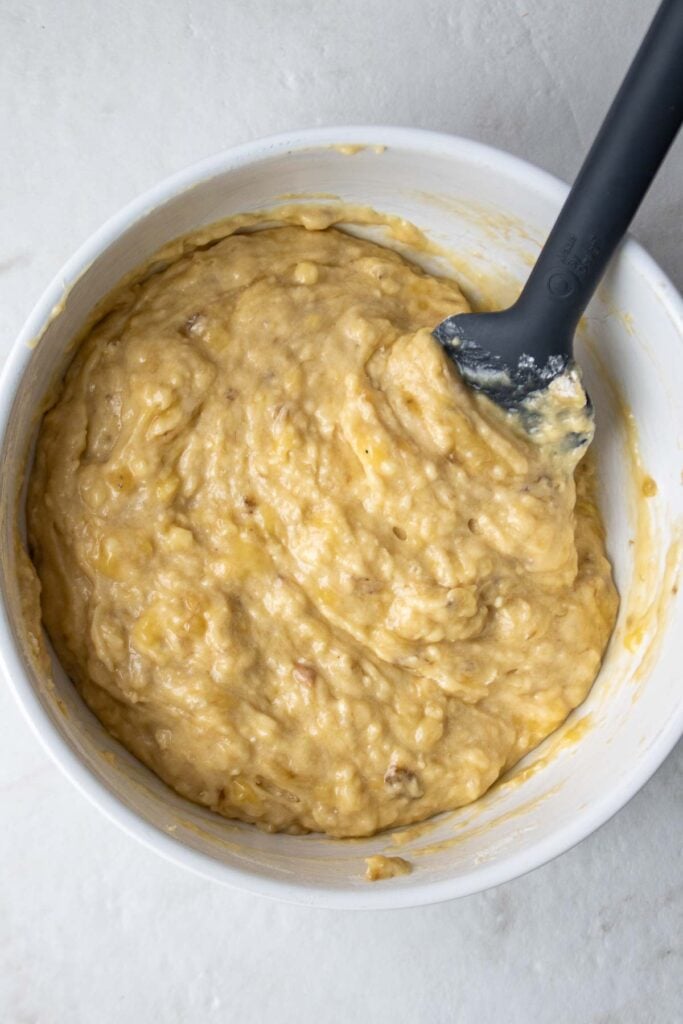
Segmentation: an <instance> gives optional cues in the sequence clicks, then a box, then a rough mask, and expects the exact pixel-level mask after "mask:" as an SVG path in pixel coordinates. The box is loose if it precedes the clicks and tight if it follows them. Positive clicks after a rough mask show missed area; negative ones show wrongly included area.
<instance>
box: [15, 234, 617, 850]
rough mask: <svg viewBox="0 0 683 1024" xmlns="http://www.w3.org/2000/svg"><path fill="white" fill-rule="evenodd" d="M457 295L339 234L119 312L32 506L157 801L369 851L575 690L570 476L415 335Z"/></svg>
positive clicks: (442, 806) (32, 527)
mask: <svg viewBox="0 0 683 1024" xmlns="http://www.w3.org/2000/svg"><path fill="white" fill-rule="evenodd" d="M466 309H467V304H466V302H465V300H464V299H463V296H462V295H461V293H460V291H459V290H458V288H457V286H456V285H455V284H454V283H453V282H451V281H446V280H443V279H437V278H434V277H430V276H428V275H426V274H424V273H423V272H422V271H420V270H419V269H417V268H416V267H415V266H413V265H412V264H410V263H408V262H406V261H405V260H403V259H402V258H401V257H400V256H398V255H397V254H395V253H393V252H391V251H390V250H388V249H385V248H383V247H380V246H377V245H374V244H372V243H370V242H366V241H361V240H359V239H356V238H353V237H351V236H349V235H346V234H344V233H342V232H340V231H338V230H335V229H328V230H322V231H308V230H306V229H305V228H303V227H294V226H289V227H280V228H271V229H268V230H263V231H258V232H255V233H251V234H237V235H233V236H232V237H229V238H226V239H224V240H222V241H220V242H218V243H217V244H214V245H212V246H210V247H208V248H204V249H197V250H196V251H193V252H191V253H189V254H187V255H185V256H183V257H182V258H180V259H178V260H177V261H176V262H174V263H173V264H172V265H171V266H169V267H168V268H167V269H165V270H163V271H162V272H159V273H156V274H154V275H153V276H150V277H148V278H147V279H146V280H145V281H143V282H142V283H140V284H137V285H135V286H132V287H129V288H127V289H124V290H123V291H122V292H120V293H119V294H118V295H117V296H116V298H115V299H114V300H112V311H111V312H110V313H109V314H108V315H107V316H106V317H105V318H104V319H103V320H102V321H101V322H100V323H99V324H97V325H96V326H95V328H94V329H93V330H92V331H91V332H90V334H89V335H88V337H87V338H86V340H85V341H84V342H83V344H82V345H81V347H80V348H79V350H78V352H77V355H76V357H75V359H74V361H73V363H72V365H71V367H70V369H69V371H68V373H67V376H66V379H65V382H64V384H63V387H62V390H61V393H60V395H59V398H58V400H57V402H56V404H55V405H54V407H53V408H52V409H51V410H50V411H49V412H48V413H47V415H46V416H45V418H44V421H43V425H42V428H41V432H40V437H39V442H38V448H37V455H36V461H35V465H34V469H33V472H32V477H31V481H30V489H29V499H28V522H29V540H30V549H31V555H32V558H33V560H34V563H35V566H36V569H37V572H38V575H39V578H40V581H41V585H42V614H43V620H44V623H45V626H46V628H47V631H48V633H49V635H50V637H51V639H52V642H53V644H54V646H55V649H56V651H57V653H58V655H59V657H60V659H61V661H62V663H63V664H64V666H65V668H66V670H67V672H68V673H69V674H70V675H71V677H72V678H73V680H74V682H75V683H76V685H77V687H78V689H79V691H80V692H81V694H82V695H83V697H84V699H85V700H86V702H87V703H88V705H89V706H90V707H91V708H92V710H93V711H94V712H95V714H96V715H97V716H98V717H99V718H100V719H101V721H102V722H103V723H104V725H105V726H106V728H107V729H108V730H109V731H110V732H111V733H112V734H113V735H114V736H116V737H117V738H118V739H119V740H120V741H121V742H122V743H123V744H124V745H125V746H126V747H127V748H128V749H129V750H131V751H132V752H133V753H134V754H135V755H136V756H137V757H138V758H140V760H141V761H143V762H144V763H145V764H147V765H149V767H150V768H152V769H153V770H154V771H155V772H156V773H157V774H158V775H160V776H161V778H162V779H164V780H165V781H166V782H167V783H168V784H169V785H170V786H172V787H173V788H174V789H175V790H177V792H179V793H181V794H182V795H184V796H186V797H188V798H189V799H191V800H194V801H196V802H198V803H201V804H205V805H206V806H208V807H211V808H213V809H214V810H216V811H218V812H219V813H221V814H223V815H226V816H228V817H235V818H240V819H242V820H244V821H248V822H254V823H256V824H258V825H260V826H262V827H264V828H267V829H272V830H286V831H292V832H293V831H302V830H307V829H311V830H318V831H323V832H327V833H329V834H331V835H335V836H359V835H369V834H371V833H373V832H375V831H377V830H378V829H383V828H387V827H390V826H394V825H401V824H407V823H410V822H415V821H419V820H421V819H423V818H426V817H428V816H429V815H432V814H434V813H436V812H438V811H442V810H446V809H450V808H455V807H458V806H460V805H462V804H465V803H468V802H470V801H472V800H475V799H476V798H477V797H478V796H480V795H481V794H482V793H483V792H485V790H486V789H488V787H489V786H490V785H491V784H492V783H493V782H494V781H495V780H496V778H497V777H498V776H499V775H500V773H501V772H503V771H504V770H505V769H507V768H509V767H510V766H512V765H513V764H514V763H515V762H516V761H517V760H518V759H519V758H520V757H522V756H523V755H524V754H525V753H527V751H529V750H531V749H532V748H533V747H534V746H536V745H537V744H538V743H539V742H540V741H541V740H542V739H543V738H544V737H545V736H547V735H548V734H549V733H550V732H552V731H553V730H554V729H555V728H557V726H558V725H559V724H560V723H561V722H562V721H563V720H564V718H565V717H566V716H567V714H568V713H569V711H570V710H571V709H572V708H574V707H575V706H576V705H577V704H579V703H580V702H581V701H582V700H583V699H584V697H585V696H586V693H587V692H588V690H589V688H590V686H591V684H592V682H593V680H594V678H595V676H596V673H597V671H598V669H599V666H600V662H601V658H602V655H603V652H604V649H605V646H606V644H607V640H608V638H609V635H610V632H611V629H612V626H613V623H614V618H615V612H616V600H617V599H616V593H615V590H614V586H613V584H612V580H611V574H610V567H609V564H608V561H607V559H606V557H605V554H604V548H603V533H602V527H601V523H600V519H599V516H598V513H597V511H596V507H595V504H594V500H593V486H592V477H591V470H590V467H587V466H586V464H585V463H582V464H581V465H580V466H579V468H578V470H577V472H576V481H575V478H574V467H573V460H567V459H562V458H560V457H559V456H558V455H557V454H556V453H555V449H554V448H553V447H552V446H548V445H543V444H537V443H534V442H533V440H532V439H530V438H529V437H528V436H526V435H524V434H522V433H521V432H519V431H517V430H515V428H514V425H513V424H511V423H510V422H507V420H506V418H505V417H504V416H503V414H501V413H500V412H499V411H498V410H496V409H495V408H494V407H493V406H491V405H490V403H488V401H487V400H486V399H485V398H482V397H480V396H477V395H475V394H474V393H472V392H471V391H470V390H469V389H468V388H467V387H465V386H464V385H463V384H462V383H461V381H460V380H459V378H458V375H457V372H456V370H455V369H454V367H453V366H452V364H451V363H450V362H449V361H448V359H447V357H446V356H445V355H444V354H443V352H442V350H441V349H440V347H439V346H438V344H437V343H436V342H435V341H434V340H433V338H432V336H431V330H432V329H433V327H434V326H435V325H436V324H437V323H438V322H439V321H440V320H441V319H442V318H443V317H445V316H446V315H449V314H452V313H456V312H462V311H465V310H466Z"/></svg>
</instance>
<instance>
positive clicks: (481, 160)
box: [0, 125, 683, 910]
mask: <svg viewBox="0 0 683 1024" xmlns="http://www.w3.org/2000/svg"><path fill="white" fill-rule="evenodd" d="M344 144H347V145H348V144H358V145H364V146H373V145H382V146H386V147H387V148H403V149H409V150H412V151H414V152H418V153H419V154H420V155H421V156H423V157H429V155H430V154H433V155H435V156H436V155H439V156H444V155H446V156H450V157H453V158H454V160H455V161H460V162H465V163H468V164H475V165H479V166H486V167H495V168H496V169H497V170H498V171H499V172H502V173H503V174H504V175H505V176H506V177H508V178H509V179H510V180H512V181H519V182H520V183H523V184H524V186H525V187H527V188H529V187H531V188H532V189H533V190H534V191H536V192H538V193H540V194H541V195H542V196H543V197H544V198H546V199H547V200H549V201H550V202H552V203H554V204H556V205H557V206H558V208H559V206H560V205H561V203H562V201H563V199H564V197H565V196H566V194H567V191H568V186H567V185H566V184H564V183H563V182H561V181H560V180H559V179H558V178H556V177H554V176H553V175H551V174H549V173H548V172H546V171H544V170H542V169H540V168H538V167H536V166H534V165H533V164H531V163H528V162H527V161H525V160H523V159H521V158H520V157H516V156H513V155H512V154H510V153H507V152H505V151H503V150H499V149H496V148H495V147H493V146H488V145H486V144H484V143H480V142H476V141H474V140H471V139H467V138H463V137H461V136H457V135H449V134H446V133H442V132H436V131H428V130H425V129H420V128H407V127H392V126H382V125H376V126H375V125H345V126H338V127H337V126H331V127H325V128H309V129H302V130H298V131H293V132H283V133H280V134H277V135H270V136H266V137H264V138H259V139H254V140H252V141H250V142H246V143H243V144H241V145H238V146H234V147H231V148H229V149H226V150H222V151H221V152H218V153H216V154H214V155H212V156H209V157H207V158H205V159H203V160H200V161H198V162H197V163H194V164H191V165H189V166H188V167H185V168H183V169H182V170H180V171H178V172H176V173H175V174H172V175H170V176H169V177H166V178H164V179H163V180H162V181H160V182H159V183H157V184H156V185H153V186H152V187H151V188H149V189H147V190H146V191H145V192H144V193H143V194H142V195H140V196H138V197H137V198H135V199H133V200H132V201H131V202H129V203H127V204H126V205H125V206H124V207H123V208H122V209H121V210H119V211H118V212H117V213H115V214H114V215H113V216H111V217H110V218H109V219H108V220H107V221H105V223H104V224H103V225H102V226H101V227H100V228H99V229H98V230H97V231H95V232H94V233H93V234H92V235H91V236H90V237H89V238H88V239H87V240H86V241H85V242H84V243H83V244H82V245H81V246H80V247H79V248H78V249H77V250H76V252H75V253H74V254H73V256H71V257H70V258H69V259H68V260H67V261H66V263H65V264H64V265H63V267H62V268H61V269H60V270H59V271H58V272H57V273H56V275H55V276H54V278H53V279H52V281H51V282H50V284H49V285H48V286H47V288H46V289H45V291H44V292H43V294H42V295H41V296H40V298H39V299H38V301H37V302H36V304H35V306H34V307H33V309H32V310H31V312H30V313H29V315H28V317H27V319H26V321H25V323H24V326H23V327H22V329H21V331H20V332H19V334H18V336H17V338H16V340H15V341H14V343H13V345H12V347H11V349H10V351H9V353H8V356H7V359H6V361H5V364H4V366H3V368H2V371H1V372H0V443H1V442H2V441H4V437H5V433H6V430H7V425H8V421H9V417H10V414H11V411H12V407H13V402H14V398H15V394H16V391H17V389H18V386H19V384H20V382H21V380H22V378H23V375H24V373H25V371H26V368H27V366H28V364H29V362H30V359H31V354H32V342H34V340H35V339H36V338H37V337H39V336H40V334H41V332H42V331H43V330H44V329H45V327H46V325H47V324H48V323H49V321H50V319H51V318H52V317H53V316H54V315H55V313H56V311H57V310H58V309H59V307H60V304H61V303H62V301H63V299H64V296H65V294H66V293H67V292H68V291H69V290H70V288H71V287H72V286H73V284H74V283H75V281H76V280H77V279H78V278H79V277H80V276H81V275H82V274H83V273H84V272H85V271H86V270H87V269H88V268H89V267H90V265H91V264H92V263H93V262H94V260H95V259H96V258H97V257H98V256H99V255H101V254H102V253H103V252H104V251H105V250H106V249H107V248H109V246H111V245H112V244H113V243H114V242H115V241H116V240H117V239H118V238H119V237H120V236H121V235H122V234H124V232H126V231H127V230H128V229H129V228H130V227H132V226H133V225H134V224H135V223H136V222H137V221H139V220H140V219H142V218H143V217H145V216H146V215H147V214H148V213H150V212H151V211H152V210H154V209H155V208H156V207H158V206H161V205H162V204H164V203H166V202H167V201H169V200H170V199H172V198H174V197H176V196H178V195H179V194H181V193H182V192H184V191H186V190H187V189H190V188H194V187H195V186H196V185H197V184H199V183H201V182H203V181H205V180H207V179H210V178H213V177H215V176H216V175H218V174H222V173H225V172H228V171H232V170H236V169H238V168H240V167H243V166H245V165H248V164H252V163H257V162H260V161H262V160H264V159H267V158H269V157H271V156H274V155H277V154H282V153H289V152H291V153H293V152H301V151H305V150H307V149H317V148H320V147H329V146H335V145H344ZM621 252H622V253H623V254H624V255H625V256H626V257H627V258H629V259H630V260H631V261H632V262H633V263H634V264H635V266H636V267H637V269H638V270H639V271H640V273H641V275H642V276H643V277H644V278H645V279H646V280H647V281H648V283H649V284H650V287H651V288H652V291H653V292H654V293H655V294H656V296H657V298H658V300H659V301H660V302H661V304H662V305H663V306H664V307H665V308H666V310H667V312H668V314H669V316H670V318H671V320H672V322H673V323H674V324H675V325H677V327H678V329H679V332H680V333H681V335H682V336H683V300H682V299H681V296H680V295H679V294H678V292H677V290H676V288H675V286H674V285H673V283H672V282H671V281H670V280H669V279H668V278H667V276H666V275H665V274H664V273H663V272H662V270H661V269H660V268H659V266H658V265H657V264H656V263H655V261H654V260H653V259H652V257H651V256H650V255H649V254H648V253H647V252H646V251H645V250H644V249H643V248H642V246H640V245H639V244H638V243H637V242H635V241H634V240H633V239H631V238H627V239H626V241H625V242H624V243H622V247H621ZM0 668H1V669H2V672H3V674H4V676H5V680H6V682H7V684H8V686H9V689H10V692H11V693H12V694H13V695H14V698H15V700H16V701H17V703H18V705H19V708H20V709H21V711H22V713H23V715H24V718H25V719H26V720H27V722H28V723H29V726H30V727H31V729H32V731H33V733H34V735H36V736H37V738H38V740H39V741H40V743H41V745H42V747H43V749H44V750H45V751H46V752H47V753H48V754H49V755H50V756H51V758H52V759H53V761H54V762H55V763H56V764H57V766H58V767H59V768H60V769H61V771H62V772H63V773H64V775H66V777H67V778H68V779H70V781H71V782H72V783H73V784H74V785H75V787H76V788H77V789H78V790H79V791H80V792H81V793H82V794H83V795H84V796H85V797H86V798H87V799H88V800H89V801H90V802H91V803H92V804H94V805H95V806H96V807H97V808H98V809H99V810H100V811H101V812H102V813H103V814H104V815H105V816H106V817H107V818H108V819H109V820H110V821H112V822H114V823H115V824H116V825H118V826H119V827H120V828H121V829H122V830H123V831H124V832H125V833H127V834H128V835H129V836H132V837H133V838H135V839H137V840H138V841H139V842H141V843H142V844H143V845H144V846H146V847H147V848H149V849H152V850H154V851H156V852H157V853H159V854H161V855H162V856H163V857H164V858H165V859H166V860H169V861H171V862H172V863H174V864H177V865H179V866H181V867H184V868H187V869H189V870H191V871H192V872H194V873H195V874H197V875H200V876H202V877H204V878H209V879H211V880H213V881H217V882H220V883H222V884H224V885H228V886H231V887H233V888H236V889H241V890H243V891H246V892H249V893H253V894H257V895H261V896H267V897H270V898H275V899H279V900H281V901H284V902H289V903H296V904H299V905H306V906H316V907H323V908H335V909H363V910H366V909H397V908H405V907H414V906H421V905H427V904H433V903H439V902H442V901H445V900H450V899H455V898H458V897H461V896H469V895H473V894H474V893H477V892H481V891H483V890H485V889H489V888H492V887H494V886H497V885H500V884H502V883H504V882H508V881H511V880H512V879H514V878H518V877H521V876H522V875H525V874H527V873H528V872H530V871H532V870H534V869H535V868H537V867H540V866H541V865H542V864H545V863H547V862H549V861H550V860H553V859H554V858H555V857H557V856H559V855H560V854H562V853H564V852H566V851H567V850H569V849H571V848H572V847H573V846H575V845H576V844H577V843H579V842H580V841H581V840H582V839H584V838H586V836H588V835H589V834H590V833H592V832H594V831H595V830H596V829H598V828H599V827H600V826H601V825H603V824H604V823H605V822H607V821H608V820H609V819H610V818H611V817H612V816H613V815H614V814H615V813H616V812H617V811H618V810H619V809H620V808H621V807H623V806H624V805H625V804H626V803H627V802H628V801H629V800H630V799H631V797H632V796H633V795H634V794H635V793H636V792H637V791H638V790H639V789H640V788H641V787H642V786H643V785H644V784H645V783H646V782H647V780H648V779H649V778H650V777H651V776H652V774H653V773H654V772H655V771H656V769H657V768H658V767H659V766H660V764H661V763H662V762H663V761H664V759H665V758H666V756H667V755H668V754H669V753H670V751H671V750H672V749H673V747H674V745H675V744H676V742H677V741H678V739H679V738H680V736H681V735H682V734H683V700H682V701H681V704H680V707H679V708H678V710H677V714H676V715H675V716H672V717H671V718H669V720H668V721H667V722H665V723H664V724H663V726H662V728H661V729H660V731H659V732H658V734H657V735H656V737H655V739H654V740H653V741H652V742H651V743H650V745H649V747H648V748H647V749H646V750H645V751H643V752H641V754H640V755H639V758H638V760H637V761H635V762H634V763H632V764H631V765H630V766H629V768H628V769H627V770H625V771H624V773H623V774H622V775H621V777H620V779H619V780H618V781H617V782H616V783H615V785H614V786H613V787H612V788H611V789H610V790H609V791H608V792H606V793H604V794H601V796H600V797H599V798H597V799H596V800H594V801H592V802H591V804H590V805H588V806H587V807H586V808H585V809H584V810H582V811H581V812H580V814H577V815H576V816H575V817H574V818H572V819H571V821H569V822H567V823H565V824H563V825H560V826H559V827H557V828H555V829H553V831H552V833H551V834H549V835H548V836H546V837H544V838H540V839H538V840H536V841H535V842H534V843H533V844H532V845H531V846H530V847H529V848H527V849H525V850H523V851H519V852H518V853H516V854H512V855H507V856H503V857H502V858H501V859H500V860H496V861H494V862H492V863H490V864H486V865H481V864H480V865H477V867H476V871H473V872H470V873H467V874H465V875H463V876H461V877H455V878H447V879H442V880H439V881H420V879H419V876H417V877H416V876H409V877H408V878H407V879H405V880H403V881H401V882H400V883H399V884H396V885H393V886H388V887H386V888H385V887H382V886H372V885H365V887H361V886H358V887H353V888H346V887H338V888H337V887H330V886H326V885H319V884H317V883H306V882H297V881H294V882H292V881H281V880H279V879H275V878H268V877H265V876H264V875H262V874H261V873H260V871H259V870H258V869H254V870H251V869H249V868H247V867H235V866H232V865H229V864H224V863H221V862H219V861H217V860H214V859H213V858H212V857H211V856H210V855H209V854H205V853H203V852H201V851H199V850H196V849H194V848H192V847H190V846H187V845H185V843H184V842H183V841H182V840H181V839H177V838H174V837H173V836H172V835H170V834H168V833H166V832H164V831H162V830H161V829H159V828H157V827H156V826H154V825H152V824H151V823H150V822H147V821H145V820H144V819H143V818H142V817H140V816H138V814H137V813H136V812H134V811H132V810H129V808H128V807H126V805H125V804H124V803H123V802H122V801H121V800H119V798H118V797H117V796H115V795H114V794H113V793H112V792H111V791H110V790H109V789H108V788H107V787H106V785H105V784H104V783H103V782H100V780H99V779H98V778H97V777H96V776H95V775H94V774H93V773H92V772H91V771H90V769H89V768H87V767H86V765H85V764H84V763H83V762H82V761H81V760H80V758H79V757H78V755H77V754H76V753H75V752H74V751H73V750H72V749H71V747H70V746H69V745H68V743H67V741H66V739H65V738H64V737H62V735H61V734H60V733H59V732H58V730H57V729H56V727H55V726H54V725H53V723H52V720H51V719H50V716H49V714H48V712H47V710H46V709H45V708H44V707H43V705H42V703H41V702H40V700H39V698H38V695H37V693H36V692H35V691H34V689H33V687H32V686H31V683H30V681H29V678H28V675H27V673H26V672H25V670H24V667H23V664H22V659H21V655H20V651H19V646H18V642H17V639H16V637H15V635H14V630H13V628H12V625H11V622H10V619H9V615H8V611H7V608H6V606H5V602H4V600H3V601H2V602H0Z"/></svg>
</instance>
